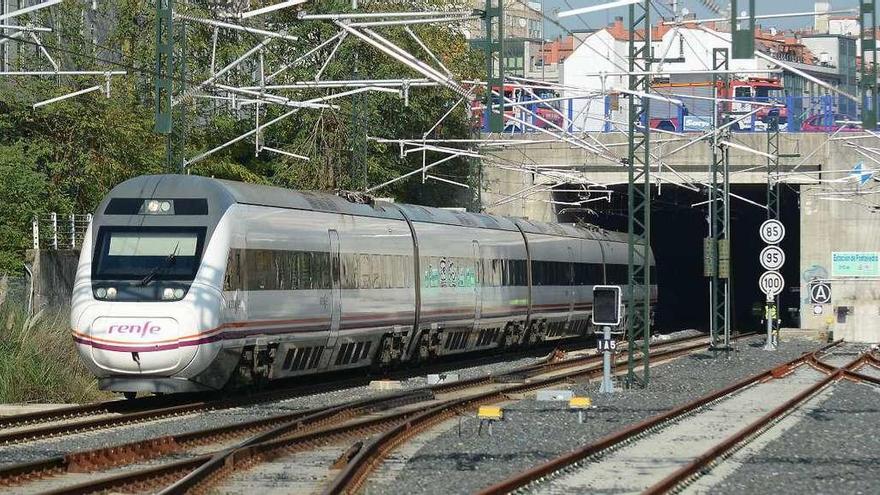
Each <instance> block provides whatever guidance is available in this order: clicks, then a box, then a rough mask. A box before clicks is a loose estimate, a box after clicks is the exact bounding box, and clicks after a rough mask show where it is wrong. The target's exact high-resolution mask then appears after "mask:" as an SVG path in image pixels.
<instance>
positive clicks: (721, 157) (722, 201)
mask: <svg viewBox="0 0 880 495" xmlns="http://www.w3.org/2000/svg"><path fill="white" fill-rule="evenodd" d="M729 55H730V52H729V51H728V49H727V48H715V49H713V50H712V70H713V71H715V72H714V73H713V75H712V86H713V95H714V102H713V103H714V116H713V120H714V122H713V126H712V127H713V129H718V128H719V127H721V126H722V125H723V124H724V123H725V120H726V118H725V117H726V115H727V113H726V112H724V111H723V108H722V106H723V104H722V106H719V102H718V92H719V86H720V87H721V88H728V87H729V86H730V76H729V75H728V73H727V70H728V67H729V65H730V64H729V62H730V56H729ZM719 71H721V73H719ZM729 138H730V128H729V127H728V128H727V129H725V130H724V131H722V132H716V133H714V134H713V136H712V141H711V144H710V146H711V147H712V164H711V168H710V170H709V173H710V176H711V177H710V179H711V182H710V187H709V237H708V238H707V239H706V244H705V248H704V250H705V253H706V255H705V262H706V263H705V265H706V270H705V272H706V275H707V276H708V277H709V280H710V281H709V291H710V293H709V306H710V308H711V309H710V315H709V334H710V344H709V345H710V348H711V349H712V350H713V351H729V350H730V306H731V305H730V295H731V294H730V292H731V280H730V272H731V270H730V168H729V165H730V161H729V150H728V148H727V146H726V145H723V144H722V141H727V140H729Z"/></svg>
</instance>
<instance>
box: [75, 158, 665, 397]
mask: <svg viewBox="0 0 880 495" xmlns="http://www.w3.org/2000/svg"><path fill="white" fill-rule="evenodd" d="M626 263H627V245H626V239H625V235H622V234H619V233H613V232H606V231H603V230H600V229H596V228H584V227H578V226H574V225H567V224H547V223H540V222H534V221H529V220H522V219H510V218H503V217H496V216H490V215H482V214H472V213H463V212H458V211H449V210H443V209H436V208H426V207H421V206H413V205H404V204H392V203H384V202H359V201H357V200H349V199H346V198H344V197H340V196H335V195H331V194H322V193H310V192H295V191H290V190H286V189H281V188H275V187H267V186H259V185H252V184H244V183H237V182H230V181H223V180H215V179H209V178H205V177H197V176H180V175H156V176H144V177H138V178H135V179H132V180H129V181H126V182H124V183H122V184H120V185H119V186H117V187H116V188H114V189H113V190H112V191H111V192H110V194H109V195H108V196H107V197H106V198H105V199H104V200H103V202H102V203H101V204H100V205H99V207H98V210H97V212H96V213H95V215H94V220H93V222H92V225H91V226H90V228H89V231H88V233H87V235H86V241H85V242H84V243H83V249H82V255H81V257H80V261H79V267H78V270H77V274H76V281H75V286H74V290H73V301H72V313H71V326H72V329H73V338H74V340H75V342H76V345H77V347H78V349H79V352H80V354H81V355H82V357H83V359H84V360H85V362H86V363H87V365H88V367H89V369H90V370H91V371H92V372H93V373H94V374H95V375H96V376H97V377H98V378H99V381H100V386H101V388H103V389H106V390H113V391H118V392H124V393H126V395H129V396H130V395H131V394H133V393H135V392H153V393H173V392H186V391H199V390H216V389H221V388H223V387H225V386H227V385H230V384H231V383H242V382H243V383H247V382H249V381H260V380H266V379H278V378H287V377H292V376H308V375H314V374H318V373H323V372H328V371H336V370H344V369H350V368H362V367H367V366H391V365H395V364H399V363H405V362H418V361H424V360H429V359H432V358H434V357H437V356H445V355H450V354H456V353H464V352H475V351H488V350H490V349H498V348H504V347H513V346H523V345H531V344H535V343H537V342H542V341H549V340H556V339H564V338H568V337H575V336H580V335H586V334H588V333H590V332H592V330H593V329H592V328H590V316H591V312H592V287H593V285H599V284H614V285H625V284H626V279H627V264H626ZM650 266H651V269H652V271H653V268H654V260H653V255H652V259H651V260H650ZM651 279H652V280H656V278H655V277H653V276H652V277H651ZM652 297H654V298H656V286H652Z"/></svg>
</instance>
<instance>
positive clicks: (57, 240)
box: [31, 212, 92, 250]
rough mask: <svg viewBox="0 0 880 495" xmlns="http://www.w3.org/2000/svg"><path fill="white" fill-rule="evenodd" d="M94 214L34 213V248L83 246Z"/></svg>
mask: <svg viewBox="0 0 880 495" xmlns="http://www.w3.org/2000/svg"><path fill="white" fill-rule="evenodd" d="M91 223H92V214H91V213H86V214H73V213H71V214H69V215H59V214H58V213H55V212H52V213H49V214H47V215H42V216H40V215H34V217H33V220H32V221H31V226H32V230H33V241H34V243H33V248H34V249H53V250H58V249H77V248H79V247H81V246H82V243H83V239H85V236H86V231H87V230H88V228H89V225H90V224H91Z"/></svg>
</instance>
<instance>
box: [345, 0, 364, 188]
mask: <svg viewBox="0 0 880 495" xmlns="http://www.w3.org/2000/svg"><path fill="white" fill-rule="evenodd" d="M355 1H356V0H355ZM358 64H359V59H358V54H357V53H355V54H354V67H353V70H352V79H353V80H357V79H359V76H358ZM368 115H369V114H368V108H367V97H366V92H362V93H358V94H356V95H353V96H352V100H351V136H350V139H351V169H350V170H349V181H350V184H349V185H348V187H350V188H351V189H353V190H356V189H358V187H357V186H356V185H355V184H357V179H356V178H357V177H358V176H360V178H361V181H360V186H361V187H360V188H361V189H363V190H366V189H367V188H368V187H369V185H368V183H367V118H368Z"/></svg>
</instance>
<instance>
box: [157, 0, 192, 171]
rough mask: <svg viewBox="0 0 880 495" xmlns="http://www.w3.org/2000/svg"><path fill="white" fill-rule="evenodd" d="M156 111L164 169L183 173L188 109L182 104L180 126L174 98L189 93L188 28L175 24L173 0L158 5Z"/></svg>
mask: <svg viewBox="0 0 880 495" xmlns="http://www.w3.org/2000/svg"><path fill="white" fill-rule="evenodd" d="M155 77H156V83H155V91H156V108H155V119H156V124H155V127H154V130H155V132H157V133H159V134H164V135H165V137H166V141H165V165H166V167H167V168H168V170H169V171H173V172H177V173H181V174H182V173H184V171H185V164H184V159H185V149H186V105H185V104H184V102H182V101H181V102H179V105H178V110H177V125H174V124H175V122H174V121H175V118H174V102H173V95H174V93H175V80H176V82H177V85H176V89H177V90H178V91H177V94H183V93H184V91H186V24H185V23H184V22H182V21H181V22H180V23H179V24H175V22H174V0H157V2H156V75H155Z"/></svg>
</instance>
